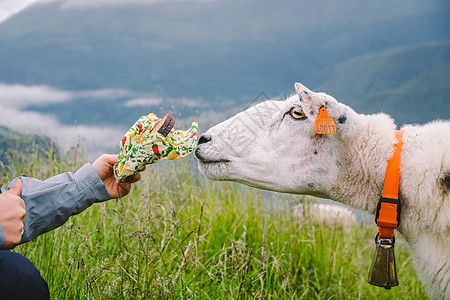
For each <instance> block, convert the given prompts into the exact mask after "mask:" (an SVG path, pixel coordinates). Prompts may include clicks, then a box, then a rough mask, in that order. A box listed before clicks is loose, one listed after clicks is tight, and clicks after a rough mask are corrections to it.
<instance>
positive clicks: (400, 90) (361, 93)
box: [318, 42, 450, 125]
mask: <svg viewBox="0 0 450 300" xmlns="http://www.w3.org/2000/svg"><path fill="white" fill-rule="evenodd" d="M449 68H450V42H439V43H430V44H425V45H418V46H409V47H400V48H394V49H389V50H386V51H382V52H378V53H375V54H368V55H363V56H358V57H355V58H352V59H349V60H347V61H345V62H342V63H339V64H337V65H336V66H334V67H333V68H331V69H330V70H327V71H326V72H325V73H326V74H324V75H322V76H320V79H319V80H318V82H320V80H321V79H323V78H325V80H323V81H322V82H321V83H318V85H319V87H320V88H319V90H322V91H325V92H327V93H329V94H331V95H333V96H334V97H335V98H336V99H338V100H339V101H341V102H344V103H346V104H348V105H349V106H351V107H353V108H354V109H355V110H357V111H359V112H363V113H366V114H370V113H377V112H380V111H384V112H386V113H389V114H391V115H392V116H393V117H394V119H395V120H396V121H397V124H399V125H401V124H404V123H424V122H427V121H430V120H434V119H448V118H449V117H450V99H449V95H450V93H449V92H450V80H448V79H449V78H450V77H449V75H450V69H449Z"/></svg>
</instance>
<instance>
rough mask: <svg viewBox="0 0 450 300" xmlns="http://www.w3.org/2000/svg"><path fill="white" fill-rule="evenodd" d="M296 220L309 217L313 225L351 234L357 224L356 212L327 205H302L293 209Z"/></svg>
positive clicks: (344, 207)
mask: <svg viewBox="0 0 450 300" xmlns="http://www.w3.org/2000/svg"><path fill="white" fill-rule="evenodd" d="M292 210H293V215H294V217H295V218H298V219H300V218H304V217H307V218H308V219H310V220H311V221H312V222H313V224H319V225H328V226H336V227H339V228H343V229H344V230H345V232H351V229H352V228H353V225H354V224H356V215H355V213H354V211H353V210H352V209H350V208H348V207H346V206H343V205H334V204H325V203H300V204H298V205H296V206H294V207H293V208H292Z"/></svg>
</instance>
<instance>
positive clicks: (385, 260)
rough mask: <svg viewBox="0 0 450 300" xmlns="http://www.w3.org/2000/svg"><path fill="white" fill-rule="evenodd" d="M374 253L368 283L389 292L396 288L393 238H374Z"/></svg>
mask: <svg viewBox="0 0 450 300" xmlns="http://www.w3.org/2000/svg"><path fill="white" fill-rule="evenodd" d="M375 243H376V245H377V246H376V252H375V256H374V258H373V261H372V266H371V267H370V272H369V283H370V284H372V285H376V286H379V287H384V288H385V289H387V290H389V289H390V288H391V287H393V286H398V278H397V268H396V264H395V255H394V244H395V238H393V239H392V240H390V239H378V234H377V236H376V237H375Z"/></svg>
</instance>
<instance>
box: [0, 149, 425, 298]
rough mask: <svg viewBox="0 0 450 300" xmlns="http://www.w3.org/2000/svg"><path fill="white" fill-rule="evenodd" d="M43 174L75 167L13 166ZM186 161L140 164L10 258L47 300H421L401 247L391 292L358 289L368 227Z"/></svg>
mask: <svg viewBox="0 0 450 300" xmlns="http://www.w3.org/2000/svg"><path fill="white" fill-rule="evenodd" d="M15 161H16V165H15V167H14V168H10V169H8V170H6V171H7V172H5V174H7V175H8V176H9V178H8V177H5V176H3V177H2V186H3V187H5V186H6V184H7V182H8V180H11V179H12V178H13V177H14V176H16V175H17V174H26V175H28V176H33V177H38V178H41V179H45V178H47V177H50V176H52V175H55V174H57V173H59V172H63V171H75V170H76V168H77V167H79V166H80V165H82V159H80V155H79V154H77V151H74V152H73V153H72V154H71V155H69V156H68V157H64V158H62V159H56V158H51V159H49V162H48V163H47V162H46V161H45V160H42V159H40V158H37V156H35V157H33V156H31V157H29V159H28V160H26V159H16V160H15ZM195 170H196V168H195V162H194V161H193V159H190V160H180V161H173V162H163V163H160V164H157V165H153V166H148V167H147V170H146V171H145V172H144V173H143V178H142V180H141V181H140V182H139V183H137V184H135V185H134V187H133V189H132V192H131V193H130V195H128V196H127V197H125V198H123V199H119V200H111V201H108V202H105V203H99V204H94V205H93V206H92V207H91V208H89V209H87V210H86V211H84V212H83V213H81V214H80V215H77V216H74V217H72V218H71V219H70V220H69V221H68V222H67V223H66V224H65V225H64V226H62V227H60V228H58V229H57V230H54V231H53V232H49V233H47V234H44V235H42V236H40V237H38V238H37V239H36V240H34V241H32V242H31V243H28V244H25V245H21V246H19V247H17V248H16V249H15V250H14V251H17V252H19V253H22V254H23V255H25V256H26V257H28V258H29V259H30V260H31V261H32V262H34V263H35V265H36V266H37V268H38V269H39V270H40V271H41V273H42V275H43V277H44V278H45V279H46V280H47V282H48V284H49V288H50V292H51V297H52V299H369V298H373V299H425V298H426V294H425V292H424V289H423V288H422V287H421V283H420V282H419V280H418V278H417V276H416V274H415V271H414V269H413V266H412V263H411V260H410V258H409V255H408V253H407V251H406V248H405V245H404V242H402V239H401V237H398V243H397V247H396V259H397V266H398V273H399V280H400V286H399V287H395V288H393V289H392V290H390V291H386V290H384V289H381V288H377V287H373V286H370V285H369V284H368V283H367V274H368V269H369V266H370V263H371V260H372V255H373V251H374V247H375V246H374V244H373V237H374V235H375V233H376V228H375V227H374V226H369V225H361V224H358V225H355V226H354V228H351V229H350V230H344V229H343V228H339V227H331V226H327V225H318V224H314V222H312V221H311V220H310V217H308V216H306V217H305V218H303V219H296V218H294V216H293V214H292V212H291V210H290V207H291V206H292V205H293V204H295V203H297V202H299V201H300V200H301V199H302V198H301V196H292V195H283V194H276V193H264V192H262V191H260V190H256V189H253V188H249V187H246V186H243V185H239V184H235V183H230V182H212V181H209V180H207V179H206V178H204V177H203V176H200V175H197V174H196V171H195Z"/></svg>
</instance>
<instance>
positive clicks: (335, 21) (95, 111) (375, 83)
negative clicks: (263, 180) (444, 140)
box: [0, 0, 450, 139]
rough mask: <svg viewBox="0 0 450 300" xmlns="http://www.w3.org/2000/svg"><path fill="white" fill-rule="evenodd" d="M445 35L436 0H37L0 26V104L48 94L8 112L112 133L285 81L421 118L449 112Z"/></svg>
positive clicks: (449, 55) (401, 117) (448, 12)
mask: <svg viewBox="0 0 450 300" xmlns="http://www.w3.org/2000/svg"><path fill="white" fill-rule="evenodd" d="M449 43H450V4H449V2H448V1H444V0H430V1H419V0H399V1H387V0H381V1H370V2H369V1H358V0H343V1H331V0H319V1H294V0H288V1H278V2H275V1H269V0H258V1H256V0H248V1H238V0H229V1H225V0H209V1H208V0H203V1H202V0H196V1H195V0H171V1H168V0H133V1H125V0H114V1H106V0H105V1H87V0H46V1H44V2H38V3H37V4H35V5H32V6H30V7H28V8H27V9H25V10H23V11H21V12H20V13H18V14H15V15H13V16H11V17H10V18H9V19H7V20H6V21H4V22H3V23H0V57H1V59H2V62H1V64H0V82H1V83H2V85H1V86H0V87H3V90H6V89H8V91H9V94H8V93H3V94H0V100H1V99H3V100H2V102H1V103H2V106H3V105H5V106H7V103H8V101H12V100H11V99H12V98H8V97H11V96H10V95H11V90H12V89H14V88H17V89H18V90H17V91H18V92H17V93H19V92H20V89H22V91H24V93H25V90H27V88H30V89H35V90H36V89H40V91H41V92H43V91H44V92H49V91H50V92H54V93H59V95H66V98H64V99H65V100H64V101H50V100H48V99H41V100H39V101H32V102H30V101H28V102H24V103H23V104H22V105H21V106H20V108H17V106H14V107H15V109H17V110H19V111H20V112H22V113H23V114H25V113H28V114H33V116H37V115H40V116H42V122H44V120H46V119H48V120H52V122H57V123H58V124H59V125H61V126H66V127H71V126H72V127H73V126H74V124H76V125H77V126H87V127H86V128H90V127H95V128H97V129H99V130H100V129H105V126H108V127H109V128H110V129H111V128H114V131H115V132H116V131H117V132H120V130H121V129H122V128H125V129H126V128H127V127H129V126H130V125H131V124H132V122H134V120H135V119H137V118H138V117H139V116H140V115H143V114H146V113H148V112H150V111H157V112H159V111H161V110H164V111H167V110H171V109H172V110H173V108H174V107H175V108H177V110H178V113H179V115H178V117H180V118H182V117H183V118H187V119H191V120H192V119H195V118H203V117H201V116H205V115H210V114H211V113H212V112H223V111H230V112H231V111H234V110H239V109H242V108H244V107H246V106H247V105H248V104H249V103H251V102H252V101H253V100H254V99H255V97H257V95H261V92H263V94H264V95H268V96H269V97H283V96H286V95H288V94H290V93H292V92H293V85H294V83H295V82H296V81H299V82H302V83H304V84H305V85H307V86H308V87H310V88H311V89H314V90H320V91H324V92H327V93H329V94H331V95H333V96H335V97H336V98H337V99H338V100H339V101H342V102H344V103H347V104H349V105H351V106H352V107H354V108H355V109H356V110H357V111H358V112H362V113H373V112H377V111H385V112H386V113H389V114H391V115H393V116H394V117H395V119H396V122H397V124H399V125H401V124H403V123H406V122H412V123H423V122H427V121H430V120H432V119H435V118H444V119H445V118H446V119H448V118H449V115H450V101H449V100H448V99H447V98H448V95H449V92H450V81H449V80H448V78H449V77H448V76H449V74H450V44H449ZM96 91H97V93H102V92H105V91H109V92H110V93H109V94H108V93H107V94H106V95H107V96H105V97H99V96H98V94H97V96H95V92H96ZM28 92H29V90H28ZM17 93H16V94H15V95H16V96H15V97H18V98H14V99H20V96H17V95H18V94H17ZM8 95H9V96H8ZM37 95H39V93H37ZM27 97H29V96H27ZM27 99H28V98H27ZM49 99H52V98H49ZM34 114H36V115H34ZM214 120H215V121H216V122H217V121H219V119H217V118H215V119H214ZM8 122H9V123H11V122H12V121H8ZM8 122H6V121H0V125H5V126H8V125H10V126H17V124H13V123H11V124H8ZM5 123H6V124H5ZM16 123H17V122H16ZM130 123H131V124H130ZM200 125H202V124H200ZM52 126H55V125H54V124H53V125H52ZM31 127H34V126H31ZM203 129H206V128H203ZM101 134H102V133H100V132H99V133H98V135H101ZM115 138H117V137H116V136H114V139H115Z"/></svg>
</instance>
